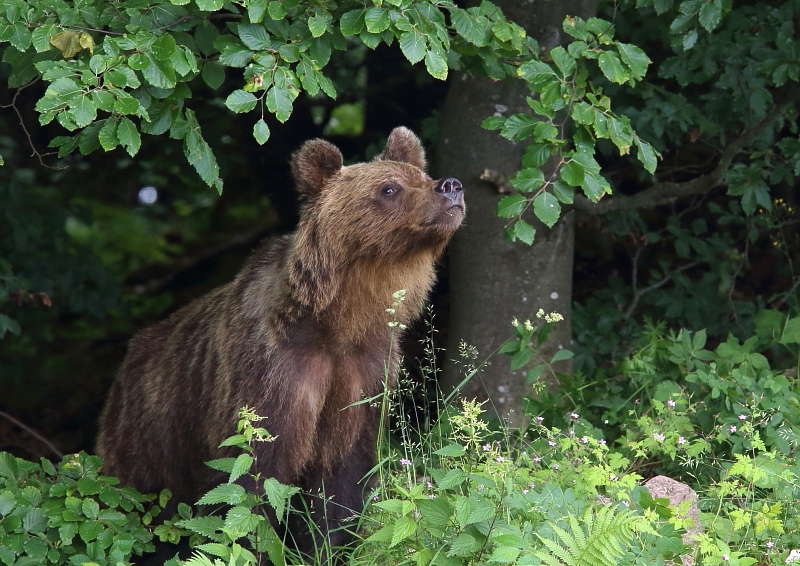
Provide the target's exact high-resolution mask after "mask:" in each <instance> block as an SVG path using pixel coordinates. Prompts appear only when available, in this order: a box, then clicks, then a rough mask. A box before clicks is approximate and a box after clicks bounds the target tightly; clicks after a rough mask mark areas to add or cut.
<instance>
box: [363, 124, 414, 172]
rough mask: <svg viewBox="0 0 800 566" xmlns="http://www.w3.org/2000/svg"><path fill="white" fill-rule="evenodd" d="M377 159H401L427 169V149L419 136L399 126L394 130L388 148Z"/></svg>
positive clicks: (390, 135)
mask: <svg viewBox="0 0 800 566" xmlns="http://www.w3.org/2000/svg"><path fill="white" fill-rule="evenodd" d="M375 159H377V160H380V161H400V162H402V163H409V164H411V165H413V166H414V167H418V168H420V169H423V170H424V169H425V150H424V149H422V144H421V143H420V141H419V138H418V137H417V136H415V135H414V132H412V131H411V130H409V129H408V128H404V127H402V126H401V127H399V128H395V129H394V130H392V133H391V134H389V140H388V141H387V142H386V148H385V149H384V150H383V153H381V154H380V155H379V156H378V157H376V158H375Z"/></svg>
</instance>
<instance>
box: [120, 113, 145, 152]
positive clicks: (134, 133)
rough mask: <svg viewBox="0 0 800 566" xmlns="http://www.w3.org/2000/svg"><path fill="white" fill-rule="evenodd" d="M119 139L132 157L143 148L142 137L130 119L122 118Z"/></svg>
mask: <svg viewBox="0 0 800 566" xmlns="http://www.w3.org/2000/svg"><path fill="white" fill-rule="evenodd" d="M117 139H118V140H119V143H121V144H122V145H123V146H125V150H126V151H127V152H128V155H130V156H131V157H133V156H134V155H136V154H137V153H138V152H139V148H140V147H141V146H142V137H141V136H140V135H139V131H138V130H137V129H136V126H135V125H134V123H133V122H131V121H130V120H129V119H128V118H122V119H121V120H120V121H119V124H117Z"/></svg>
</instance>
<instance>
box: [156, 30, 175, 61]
mask: <svg viewBox="0 0 800 566" xmlns="http://www.w3.org/2000/svg"><path fill="white" fill-rule="evenodd" d="M151 49H152V50H153V57H155V58H156V59H158V60H159V61H169V59H170V57H172V56H173V55H174V54H175V38H174V37H172V36H171V35H169V34H167V35H162V36H161V37H159V38H158V39H156V40H155V41H154V42H153V45H152V46H151Z"/></svg>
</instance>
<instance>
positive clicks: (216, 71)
mask: <svg viewBox="0 0 800 566" xmlns="http://www.w3.org/2000/svg"><path fill="white" fill-rule="evenodd" d="M201 76H202V77H203V80H204V81H205V83H206V84H207V85H208V86H209V87H211V88H212V89H213V90H217V89H218V88H219V87H220V85H222V83H223V82H224V81H225V67H224V66H223V65H221V64H220V63H219V62H218V61H205V62H204V63H203V70H202V71H201Z"/></svg>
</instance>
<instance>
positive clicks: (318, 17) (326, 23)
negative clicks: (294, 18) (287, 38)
mask: <svg viewBox="0 0 800 566" xmlns="http://www.w3.org/2000/svg"><path fill="white" fill-rule="evenodd" d="M332 20H333V17H332V16H331V15H330V13H329V12H326V11H324V10H323V11H321V12H317V13H316V14H314V15H313V16H311V17H310V18H308V31H310V32H311V37H320V36H322V35H323V34H324V33H325V32H326V31H328V28H329V27H330V25H331V21H332Z"/></svg>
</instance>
